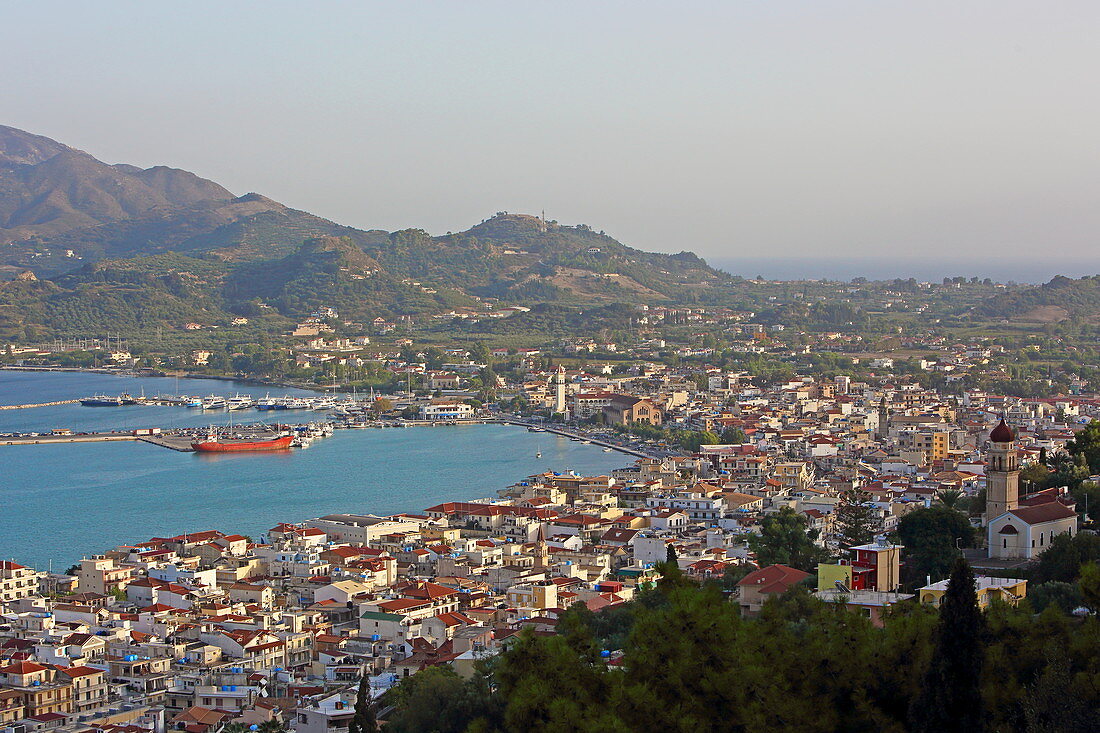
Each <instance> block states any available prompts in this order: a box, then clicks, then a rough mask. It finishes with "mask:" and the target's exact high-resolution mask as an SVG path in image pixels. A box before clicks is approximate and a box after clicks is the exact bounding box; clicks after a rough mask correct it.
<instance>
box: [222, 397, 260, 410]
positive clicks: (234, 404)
mask: <svg viewBox="0 0 1100 733" xmlns="http://www.w3.org/2000/svg"><path fill="white" fill-rule="evenodd" d="M255 404H256V401H255V400H253V399H252V395H247V394H246V395H240V394H238V395H234V396H233V397H230V398H229V399H228V400H227V401H226V403H225V406H226V409H229V410H247V409H248V408H249V407H252V406H253V405H255Z"/></svg>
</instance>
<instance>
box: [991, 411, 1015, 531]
mask: <svg viewBox="0 0 1100 733" xmlns="http://www.w3.org/2000/svg"><path fill="white" fill-rule="evenodd" d="M1015 442H1016V433H1015V431H1013V430H1012V428H1010V427H1009V426H1008V424H1007V423H1006V422H1005V421H1004V418H1001V422H1000V423H998V424H997V427H995V428H993V430H992V431H991V432H990V433H989V460H988V462H987V463H988V465H987V466H986V469H985V477H986V478H985V486H986V499H985V519H986V522H987V523H988V521H989V520H990V519H993V518H995V517H999V516H1001V515H1002V514H1004V513H1005V512H1007V511H1010V510H1012V509H1015V508H1016V507H1017V506H1019V501H1020V457H1019V454H1018V453H1017V452H1016V446H1015Z"/></svg>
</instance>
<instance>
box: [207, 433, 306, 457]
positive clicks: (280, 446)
mask: <svg viewBox="0 0 1100 733" xmlns="http://www.w3.org/2000/svg"><path fill="white" fill-rule="evenodd" d="M292 440H294V436H293V435H281V436H279V437H278V438H269V439H267V440H204V441H201V442H197V443H192V444H191V447H192V448H193V449H194V450H197V451H203V452H205V453H237V452H240V451H262V450H287V449H288V448H290V442H291V441H292Z"/></svg>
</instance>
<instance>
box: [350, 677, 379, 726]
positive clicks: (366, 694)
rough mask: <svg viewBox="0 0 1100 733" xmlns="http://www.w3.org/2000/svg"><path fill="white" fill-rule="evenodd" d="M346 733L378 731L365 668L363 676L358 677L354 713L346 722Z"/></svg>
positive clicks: (368, 678)
mask: <svg viewBox="0 0 1100 733" xmlns="http://www.w3.org/2000/svg"><path fill="white" fill-rule="evenodd" d="M348 733H378V720H377V718H375V716H374V701H373V700H371V696H370V677H369V676H368V675H367V673H366V671H365V670H364V671H363V676H362V677H360V678H359V692H358V693H357V694H356V696H355V714H354V715H352V716H351V721H349V722H348Z"/></svg>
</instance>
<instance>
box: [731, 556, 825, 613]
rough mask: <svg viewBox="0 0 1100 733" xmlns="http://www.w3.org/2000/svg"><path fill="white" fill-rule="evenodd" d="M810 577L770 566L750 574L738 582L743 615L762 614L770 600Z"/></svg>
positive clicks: (739, 603)
mask: <svg viewBox="0 0 1100 733" xmlns="http://www.w3.org/2000/svg"><path fill="white" fill-rule="evenodd" d="M808 577H810V574H809V573H804V572H802V571H801V570H797V569H795V568H790V567H787V566H786V565H769V566H768V567H766V568H760V569H759V570H756V571H754V572H751V573H749V574H748V575H746V576H745V577H744V578H741V580H739V581H738V582H737V590H738V591H739V593H740V599H739V601H738V605H740V606H741V613H743V614H745V615H748V616H752V615H755V614H758V613H760V609H761V608H763V607H764V602H765V601H767V600H768V598H770V597H772V596H778V595H782V594H784V593H786V592H787V591H788V590H790V588H791V586H793V585H795V584H797V583H800V582H801V581H803V580H805V579H806V578H808Z"/></svg>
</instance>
